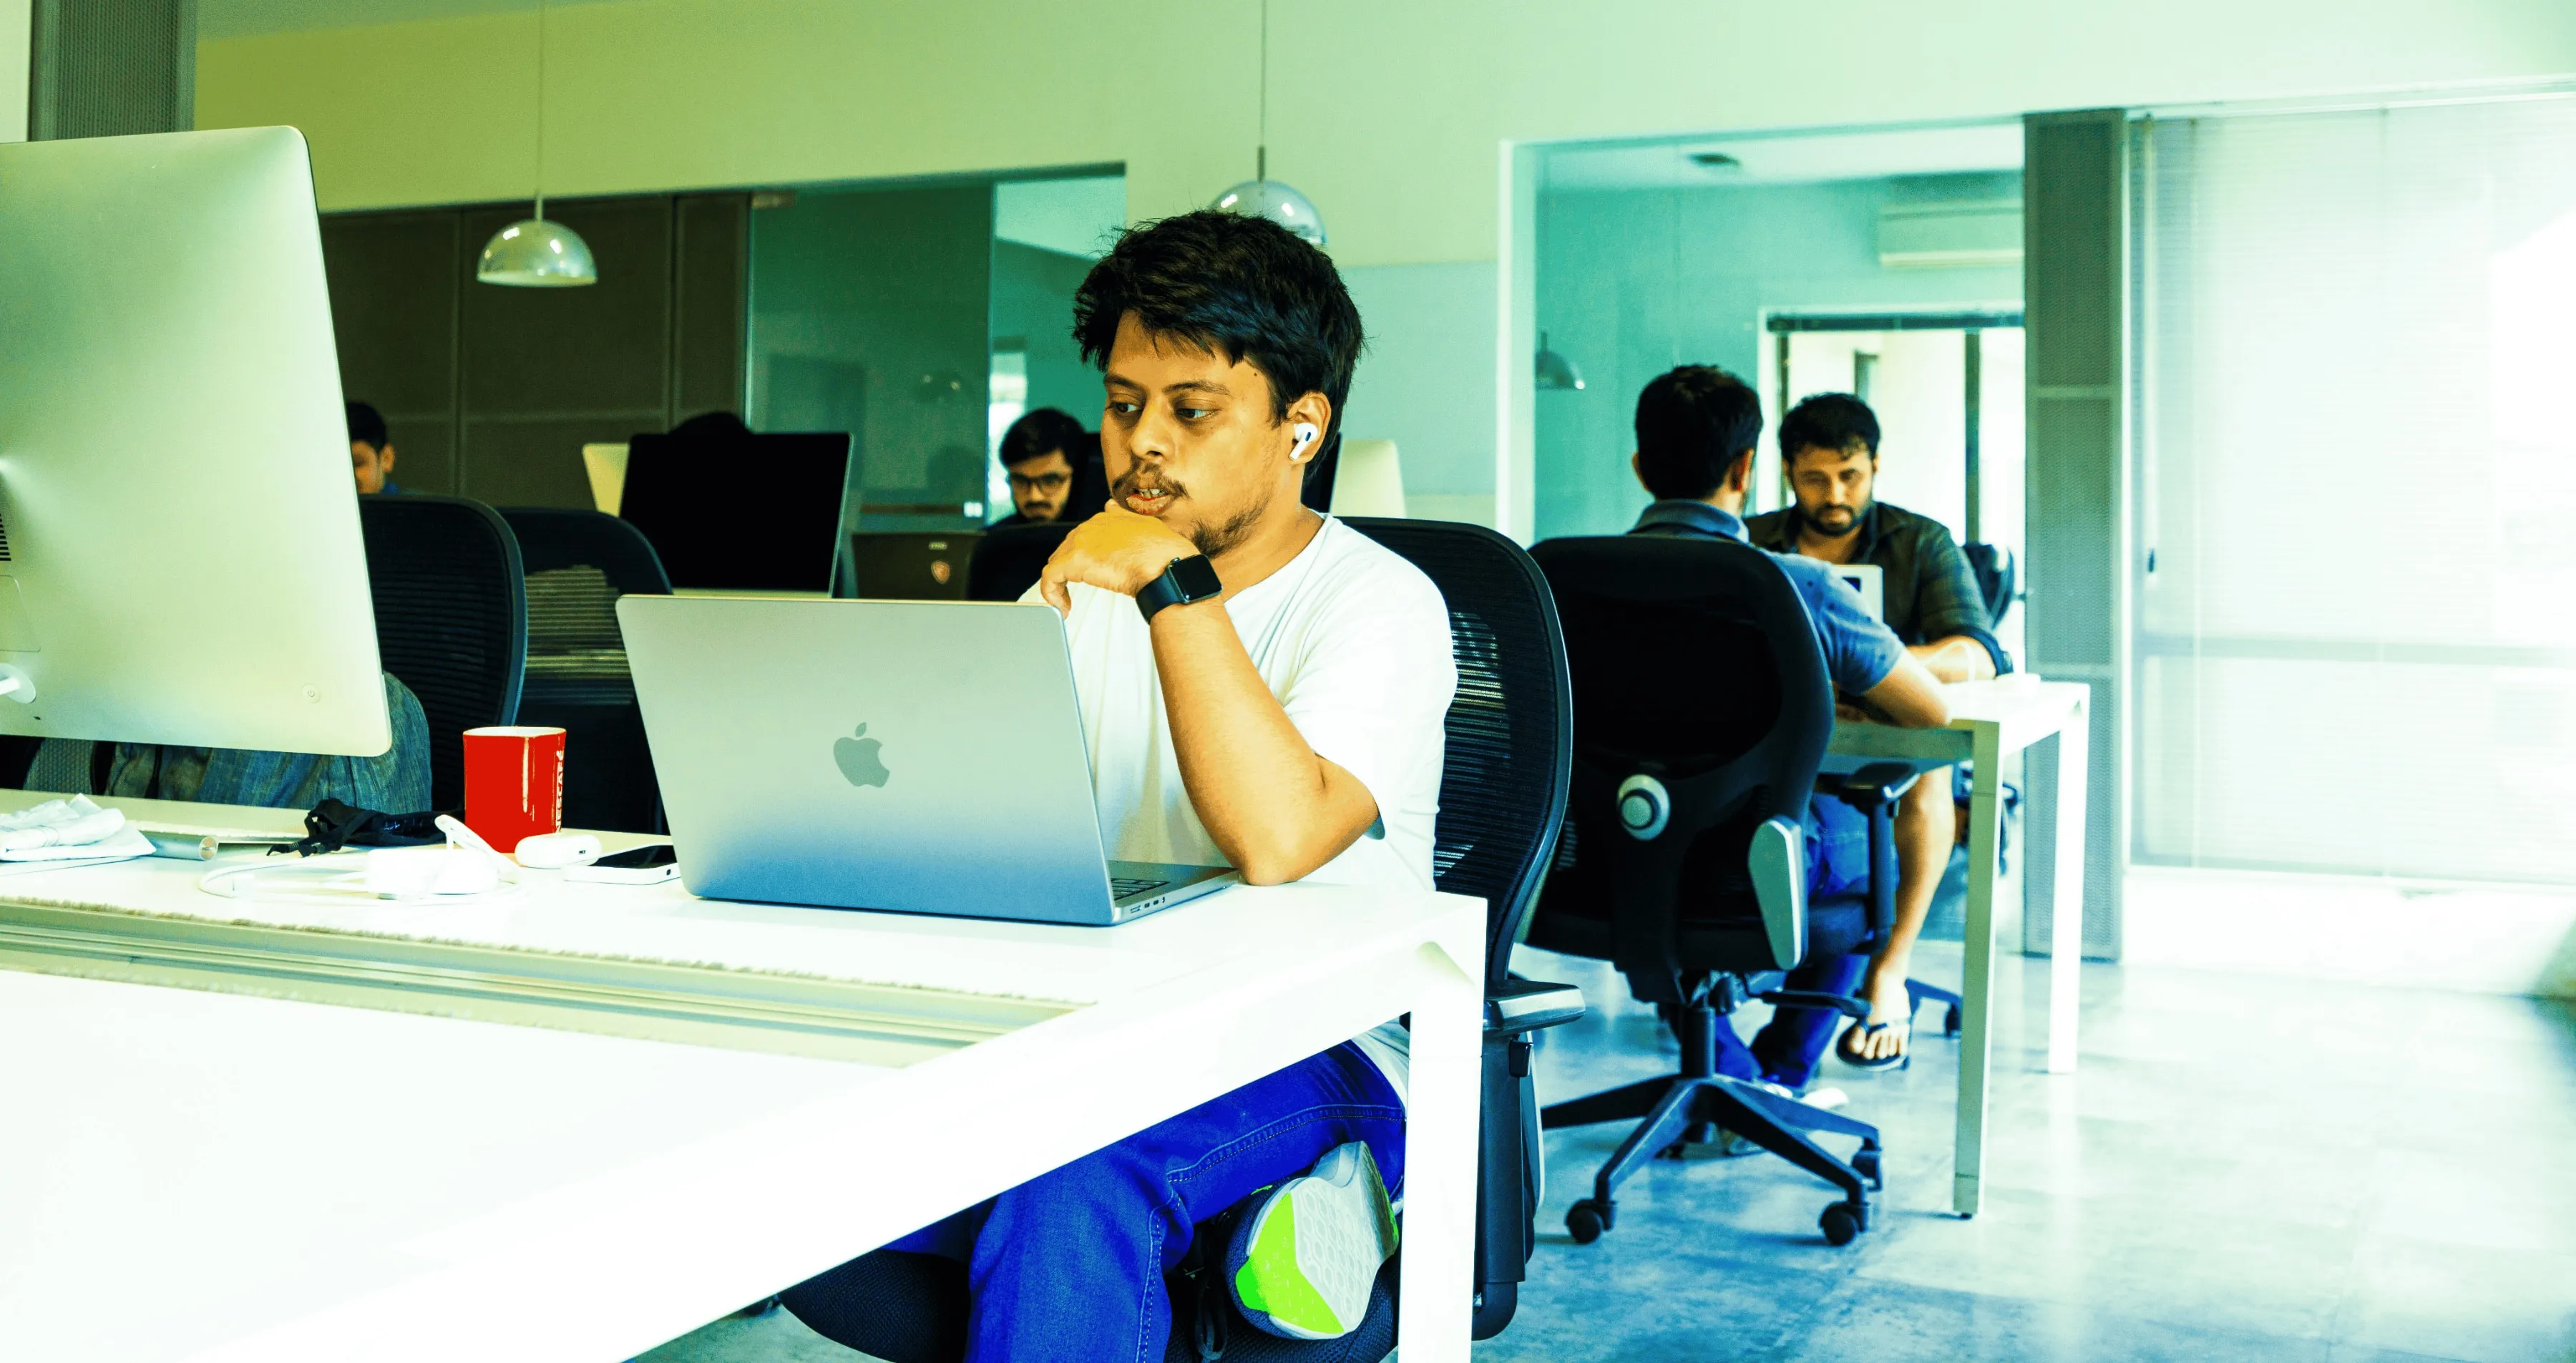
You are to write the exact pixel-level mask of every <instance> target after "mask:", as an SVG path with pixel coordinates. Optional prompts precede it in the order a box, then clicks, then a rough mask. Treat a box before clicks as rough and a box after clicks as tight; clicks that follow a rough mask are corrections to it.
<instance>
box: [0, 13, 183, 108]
mask: <svg viewBox="0 0 2576 1363" xmlns="http://www.w3.org/2000/svg"><path fill="white" fill-rule="evenodd" d="M22 16H23V17H24V18H25V19H26V20H27V22H28V27H27V28H26V29H25V30H23V31H24V32H25V33H26V34H27V37H28V46H29V52H30V61H29V63H28V66H27V72H26V74H27V85H26V86H25V87H24V88H25V91H26V105H25V108H26V112H27V132H26V135H27V137H28V138H29V139H31V140H34V141H39V142H42V141H48V140H51V139H54V138H58V137H117V136H122V135H125V134H129V133H168V132H185V131H187V130H188V129H190V128H193V127H195V126H197V6H196V0H33V3H32V4H30V5H27V6H25V7H23V8H22V7H20V6H16V5H0V21H5V20H7V19H9V18H12V17H22ZM14 50H16V49H15V47H14V45H0V51H14ZM15 86H16V82H15V81H13V80H12V81H0V92H6V91H7V90H9V89H11V88H14V87H15Z"/></svg>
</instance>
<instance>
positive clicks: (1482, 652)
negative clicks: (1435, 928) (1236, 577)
mask: <svg viewBox="0 0 2576 1363" xmlns="http://www.w3.org/2000/svg"><path fill="white" fill-rule="evenodd" d="M1344 523H1345V524H1347V525H1349V526H1350V527H1351V528H1352V529H1354V530H1357V531H1359V532H1360V533H1361V534H1363V535H1366V536H1368V537H1369V538H1370V539H1373V540H1376V541H1377V542H1378V543H1380V544H1382V545H1385V546H1386V547H1387V548H1389V549H1392V550H1394V551H1395V552H1396V553H1398V554H1401V555H1403V556H1404V557H1405V558H1406V559H1407V560H1409V561H1411V562H1412V564H1413V566H1415V567H1417V568H1420V569H1421V570H1422V572H1423V574H1424V575H1425V576H1427V577H1429V578H1430V579H1431V581H1432V584H1433V585H1435V586H1437V587H1438V588H1439V589H1440V595H1441V598H1442V599H1443V600H1445V601H1446V602H1448V605H1449V645H1450V652H1451V654H1452V656H1453V657H1455V658H1456V660H1457V664H1458V696H1457V699H1456V700H1454V701H1452V702H1450V705H1449V721H1448V735H1447V738H1448V742H1447V747H1446V749H1445V752H1444V756H1443V759H1442V765H1441V771H1440V822H1439V825H1438V828H1437V831H1436V833H1435V835H1434V840H1433V843H1432V853H1431V859H1432V876H1433V879H1434V880H1435V881H1436V883H1437V884H1438V885H1439V887H1440V888H1441V889H1443V890H1445V891H1448V892H1449V893H1451V894H1464V895H1474V896H1476V897H1477V898H1479V899H1482V900H1484V901H1485V904H1486V906H1487V907H1486V930H1487V931H1486V942H1487V947H1488V950H1487V956H1486V969H1485V984H1486V987H1487V988H1488V989H1494V988H1499V987H1501V986H1502V984H1503V983H1504V981H1505V979H1506V977H1507V976H1508V974H1509V967H1510V964H1511V950H1512V943H1513V942H1514V941H1515V940H1517V938H1518V937H1519V935H1520V924H1521V919H1522V918H1523V917H1524V916H1526V915H1527V914H1528V913H1529V910H1530V906H1531V905H1532V904H1534V903H1536V902H1537V899H1538V889H1539V885H1540V884H1541V883H1542V882H1543V881H1544V879H1545V878H1546V874H1547V867H1548V863H1549V861H1550V860H1551V859H1552V858H1553V857H1554V855H1555V850H1556V830H1557V828H1558V826H1559V825H1560V823H1561V822H1562V821H1563V819H1564V815H1565V799H1566V789H1567V782H1568V779H1569V776H1568V773H1569V765H1568V764H1569V762H1570V760H1571V754H1572V751H1573V750H1572V746H1571V745H1572V742H1573V731H1574V723H1573V720H1574V715H1573V704H1574V702H1573V698H1572V694H1571V692H1570V690H1569V684H1568V681H1567V673H1566V663H1565V656H1566V655H1565V638H1564V635H1563V634H1562V633H1561V632H1560V631H1559V629H1558V626H1557V617H1556V603H1555V601H1554V599H1553V598H1552V597H1551V596H1550V595H1549V593H1548V589H1547V580H1546V579H1545V578H1544V577H1542V576H1540V575H1539V571H1538V565H1537V564H1535V563H1532V562H1531V561H1530V556H1529V555H1528V554H1527V553H1526V552H1524V551H1523V550H1522V549H1521V547H1520V546H1519V545H1517V544H1514V543H1512V542H1511V541H1510V540H1509V539H1507V538H1505V537H1503V536H1501V535H1498V534H1495V533H1494V532H1493V531H1491V530H1488V529H1486V528H1485V527H1483V526H1481V525H1469V524H1466V523H1465V522H1460V521H1411V520H1379V519H1375V518H1371V517H1350V518H1346V519H1345V521H1344Z"/></svg>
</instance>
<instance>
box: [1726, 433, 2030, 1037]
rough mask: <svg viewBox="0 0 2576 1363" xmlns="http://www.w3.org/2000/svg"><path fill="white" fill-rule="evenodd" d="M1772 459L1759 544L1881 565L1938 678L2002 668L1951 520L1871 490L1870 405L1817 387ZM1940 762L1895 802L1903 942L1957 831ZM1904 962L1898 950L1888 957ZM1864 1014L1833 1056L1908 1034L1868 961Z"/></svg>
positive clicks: (1909, 637) (1893, 976)
mask: <svg viewBox="0 0 2576 1363" xmlns="http://www.w3.org/2000/svg"><path fill="white" fill-rule="evenodd" d="M1780 462H1781V467H1782V469H1784V470H1785V471H1786V473H1787V476H1788V480H1789V490H1790V493H1791V494H1792V495H1793V496H1794V497H1795V498H1796V501H1795V503H1794V504H1793V505H1791V506H1787V507H1783V508H1782V509H1780V510H1778V511H1771V512H1765V513H1764V514H1762V515H1759V516H1755V517H1754V518H1752V519H1751V520H1749V521H1747V522H1745V532H1746V533H1747V534H1748V535H1749V536H1750V537H1751V538H1752V541H1753V543H1754V544H1755V545H1756V546H1757V547H1760V548H1763V549H1768V550H1770V551H1772V552H1773V553H1778V554H1804V555H1806V556H1807V557H1808V558H1816V559H1823V560H1824V561H1825V562H1827V563H1875V564H1877V565H1878V566H1879V568H1880V569H1881V570H1882V571H1883V572H1884V573H1885V574H1886V577H1885V581H1886V584H1887V590H1886V614H1887V627H1888V628H1889V629H1892V630H1894V631H1896V637H1897V638H1899V639H1902V640H1904V641H1905V646H1906V650H1907V651H1908V652H1910V653H1912V654H1913V655H1914V656H1915V658H1917V659H1918V660H1920V661H1921V662H1922V664H1923V665H1924V666H1925V667H1927V668H1929V669H1931V671H1932V675H1933V676H1935V677H1938V678H1940V679H1941V680H1942V681H1945V682H1955V681H1975V680H1983V679H1985V678H1987V677H1992V676H1994V675H1995V674H1996V673H1998V672H2006V671H2010V670H2011V668H2012V664H2011V663H2010V662H2008V661H2006V660H2005V657H2004V650H2003V646H2002V645H2001V644H1998V643H1996V642H1995V636H1994V625H1993V622H1992V621H1989V620H1988V619H1987V618H1986V605H1985V598H1984V596H1983V595H1982V594H1980V593H1979V592H1978V590H1977V577H1976V574H1975V573H1974V572H1972V571H1970V570H1969V568H1968V559H1967V556H1966V555H1965V554H1962V553H1960V552H1959V545H1958V543H1957V541H1955V540H1953V539H1951V538H1950V531H1949V529H1948V528H1947V527H1945V526H1943V525H1942V524H1941V523H1940V522H1939V521H1936V520H1934V519H1932V518H1931V517H1929V516H1924V515H1918V514H1916V513H1914V512H1911V511H1908V510H1906V509H1905V508H1903V507H1900V506H1894V505H1891V504H1889V503H1886V502H1882V501H1879V500H1877V498H1876V497H1875V496H1874V495H1873V494H1874V492H1875V490H1876V484H1877V480H1878V417H1877V414H1875V413H1873V412H1871V411H1870V409H1869V404H1868V403H1865V402H1863V401H1861V400H1860V399H1859V398H1856V397H1853V396H1852V395H1851V394H1849V393H1819V394H1817V395H1815V396H1814V397H1811V398H1808V399H1807V400H1806V401H1804V402H1801V403H1799V404H1798V405H1797V406H1795V407H1792V408H1790V409H1789V414H1788V415H1787V416H1785V417H1783V418H1781V420H1780ZM1950 787H1951V782H1950V772H1949V769H1948V768H1943V769H1942V770H1940V771H1927V772H1925V773H1923V779H1921V780H1919V781H1917V782H1915V783H1914V788H1913V789H1912V790H1909V791H1907V792H1906V793H1905V798H1904V801H1903V803H1901V804H1899V805H1898V806H1897V812H1896V861H1897V868H1898V869H1897V877H1896V936H1897V938H1898V939H1899V940H1901V941H1903V942H1904V943H1906V944H1907V946H1908V947H1911V945H1912V944H1913V941H1914V938H1915V936H1916V935H1917V934H1918V933H1920V932H1921V931H1922V929H1923V920H1924V919H1925V918H1926V917H1928V916H1929V915H1930V914H1931V912H1932V896H1933V894H1934V892H1935V891H1937V890H1939V889H1940V888H1941V876H1942V874H1943V873H1944V872H1946V871H1947V870H1948V869H1949V867H1950V849H1951V847H1952V846H1953V845H1954V844H1956V842H1957V841H1958V836H1959V833H1958V807H1957V805H1956V804H1955V803H1954V802H1953V797H1952V795H1951V789H1950ZM1890 964H1891V965H1892V966H1895V967H1902V966H1903V965H1904V961H1903V959H1901V957H1900V958H1899V959H1897V960H1895V961H1893V962H1891V963H1890ZM1865 990H1866V993H1867V997H1868V998H1869V1000H1870V1016H1869V1023H1868V1024H1867V1025H1866V1026H1864V1027H1862V1028H1860V1029H1859V1038H1858V1039H1857V1040H1846V1041H1845V1042H1844V1045H1843V1059H1845V1060H1847V1061H1849V1062H1851V1063H1852V1064H1855V1065H1858V1066H1860V1067H1862V1068H1864V1069H1885V1068H1888V1067H1890V1066H1893V1065H1896V1064H1900V1063H1902V1062H1903V1060H1904V1058H1905V1052H1906V1048H1907V1046H1908V1045H1909V1044H1910V1042H1911V1040H1912V1037H1911V1032H1912V1027H1911V1022H1910V1015H1911V1013H1912V1011H1913V1009H1912V1004H1911V1002H1910V1000H1909V999H1908V998H1907V996H1906V993H1905V972H1904V970H1902V969H1901V968H1900V969H1894V970H1892V971H1891V970H1887V969H1876V968H1874V969H1872V971H1871V972H1870V977H1869V979H1868V980H1867V981H1866V982H1865Z"/></svg>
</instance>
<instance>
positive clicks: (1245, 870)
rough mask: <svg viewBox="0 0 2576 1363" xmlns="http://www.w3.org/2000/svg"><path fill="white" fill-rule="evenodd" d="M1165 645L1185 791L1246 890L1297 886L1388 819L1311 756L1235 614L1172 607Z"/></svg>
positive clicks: (1160, 625) (1157, 622) (1169, 711)
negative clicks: (1255, 661) (1247, 647)
mask: <svg viewBox="0 0 2576 1363" xmlns="http://www.w3.org/2000/svg"><path fill="white" fill-rule="evenodd" d="M1153 636H1154V666H1155V669H1156V670H1157V671H1158V672H1159V673H1160V674H1161V676H1162V684H1163V709H1164V713H1165V714H1166V715H1167V716H1168V717H1169V720H1170V723H1171V729H1172V747H1173V750H1174V752H1175V755H1176V756H1177V757H1178V758H1179V761H1180V768H1181V780H1182V783H1183V784H1185V785H1186V786H1188V787H1189V793H1190V804H1191V806H1192V808H1194V809H1196V810H1197V812H1198V816H1199V822H1200V824H1202V825H1203V826H1205V827H1206V829H1207V831H1208V836H1209V837H1211V838H1214V839H1215V840H1216V845H1217V846H1218V847H1220V848H1222V849H1223V850H1224V851H1225V854H1226V858H1227V860H1229V861H1231V862H1233V863H1234V867H1235V869H1236V870H1237V871H1239V872H1241V873H1242V875H1243V878H1244V879H1245V880H1247V881H1250V882H1252V883H1254V884H1277V883H1279V882H1283V881H1290V880H1295V879H1297V878H1299V877H1301V876H1303V875H1305V874H1306V873H1307V872H1309V871H1312V870H1314V869H1315V868H1316V867H1319V866H1321V865H1323V864H1324V863H1325V862H1327V861H1330V860H1332V859H1333V858H1334V857H1336V856H1338V855H1340V854H1341V851H1342V849H1344V848H1346V847H1348V846H1350V845H1351V843H1352V841H1353V840H1355V839H1356V838H1357V837H1358V836H1359V834H1360V833H1361V832H1362V831H1364V830H1365V829H1366V828H1367V827H1368V825H1369V823H1370V822H1371V821H1372V820H1374V819H1375V818H1376V817H1377V806H1376V803H1375V801H1374V800H1372V799H1371V798H1370V796H1369V794H1368V792H1367V790H1366V789H1365V788H1364V787H1362V786H1361V785H1360V784H1359V781H1358V778H1356V777H1353V776H1352V775H1351V774H1350V773H1349V772H1346V771H1343V770H1342V769H1341V768H1339V767H1336V766H1334V765H1333V764H1332V763H1330V762H1327V761H1325V760H1323V759H1322V758H1320V757H1317V756H1316V755H1315V750H1314V749H1313V748H1311V747H1309V746H1307V743H1306V740H1305V737H1304V736H1303V735H1301V734H1299V733H1298V732H1297V726H1296V724H1295V723H1293V722H1292V721H1290V720H1289V718H1288V712H1287V711H1286V710H1284V709H1282V708H1280V704H1279V699H1278V697H1276V696H1273V695H1271V694H1270V687H1269V685H1268V684H1267V683H1265V682H1263V681H1262V679H1261V674H1260V673H1259V672H1258V671H1256V670H1255V669H1254V668H1253V666H1252V659H1251V657H1250V656H1249V655H1247V654H1246V653H1245V652H1244V648H1243V641H1242V640H1241V639H1240V638H1239V637H1237V635H1236V634H1235V632H1234V622H1233V620H1232V619H1231V618H1230V617H1229V616H1228V615H1227V614H1226V611H1225V608H1224V606H1222V605H1221V604H1219V603H1218V602H1216V601H1206V602H1200V603H1197V604H1194V605H1188V606H1170V607H1166V608H1164V609H1163V610H1162V611H1159V612H1157V613H1156V614H1155V616H1154V624H1153Z"/></svg>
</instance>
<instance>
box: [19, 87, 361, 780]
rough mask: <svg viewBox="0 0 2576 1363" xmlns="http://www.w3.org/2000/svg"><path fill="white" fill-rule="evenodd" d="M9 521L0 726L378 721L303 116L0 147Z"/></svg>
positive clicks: (265, 726) (225, 732)
mask: <svg viewBox="0 0 2576 1363" xmlns="http://www.w3.org/2000/svg"><path fill="white" fill-rule="evenodd" d="M0 541H4V542H5V547H0V683H6V682H11V681H14V682H16V683H18V688H19V689H18V691H17V694H15V695H13V696H12V697H10V699H8V700H0V733H12V734H33V735H41V736H45V737H58V738H95V739H119V740H125V741H130V742H144V743H171V744H182V745H187V746H191V747H220V748H252V749H265V750H271V751H283V752H309V753H339V754H349V755H373V754H377V753H381V752H383V751H385V750H386V749H387V748H388V747H390V746H392V742H393V739H392V731H391V729H390V727H389V726H388V725H387V723H386V716H385V699H384V689H383V684H382V682H381V681H380V680H379V673H378V664H377V659H376V628H375V612H374V608H373V605H372V603H371V601H370V597H369V593H368V587H367V565H366V554H365V550H364V547H363V543H362V541H361V540H360V538H359V532H358V504H357V493H356V488H355V484H354V482H353V481H352V479H351V476H350V469H349V442H348V428H347V425H346V417H345V415H344V411H343V408H342V405H341V397H340V365H339V358H338V354H337V352H336V350H335V349H334V347H333V344H332V336H331V304H330V295H329V291H328V289H327V287H326V285H325V284H324V282H323V275H322V239H321V231H320V224H319V222H318V219H317V217H316V215H315V212H314V201H313V172H312V167H311V163H310V160H309V158H308V157H307V155H306V152H305V146H304V138H303V136H302V134H300V133H298V132H296V131H295V130H294V129H292V128H236V129H225V130H221V131H214V132H197V133H168V134H160V135H154V136H147V137H97V138H79V139H72V140H66V141H59V142H25V143H13V144H8V145H0ZM29 689H32V692H33V696H32V699H29V698H28V691H29ZM11 701H17V702H19V703H11Z"/></svg>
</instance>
